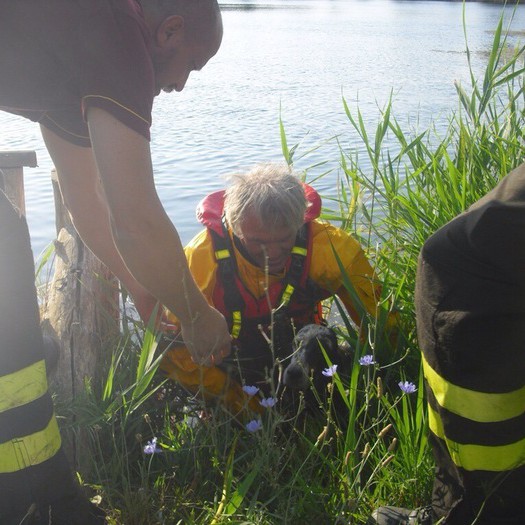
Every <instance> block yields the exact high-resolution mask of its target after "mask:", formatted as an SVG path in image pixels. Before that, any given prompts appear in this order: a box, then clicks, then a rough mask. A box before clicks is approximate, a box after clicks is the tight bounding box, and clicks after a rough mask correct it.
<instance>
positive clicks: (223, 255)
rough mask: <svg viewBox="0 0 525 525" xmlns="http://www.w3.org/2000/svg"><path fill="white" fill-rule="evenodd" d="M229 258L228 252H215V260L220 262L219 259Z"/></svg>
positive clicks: (226, 250) (225, 250)
mask: <svg viewBox="0 0 525 525" xmlns="http://www.w3.org/2000/svg"><path fill="white" fill-rule="evenodd" d="M228 257H230V250H228V249H226V248H225V249H224V250H217V251H216V252H215V258H216V259H217V260H218V261H220V260H221V259H227V258H228Z"/></svg>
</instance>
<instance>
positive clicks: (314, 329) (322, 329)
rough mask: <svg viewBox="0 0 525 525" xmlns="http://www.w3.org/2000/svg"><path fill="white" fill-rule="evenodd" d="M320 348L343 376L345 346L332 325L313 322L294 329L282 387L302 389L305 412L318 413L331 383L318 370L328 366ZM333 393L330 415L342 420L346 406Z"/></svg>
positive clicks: (346, 358) (347, 358)
mask: <svg viewBox="0 0 525 525" xmlns="http://www.w3.org/2000/svg"><path fill="white" fill-rule="evenodd" d="M323 350H324V353H326V356H327V357H328V360H329V361H330V364H332V365H337V373H338V374H339V376H340V377H341V378H342V379H343V380H344V379H346V378H345V376H346V374H347V373H348V372H349V370H350V366H351V359H350V356H349V349H348V348H342V347H341V346H340V345H339V343H338V341H337V336H336V333H335V332H334V330H333V329H332V328H329V327H327V326H322V325H317V324H308V325H306V326H304V327H303V328H301V329H300V330H299V331H298V332H297V334H296V336H295V339H294V342H293V354H292V356H291V359H290V363H289V364H288V366H287V367H286V368H285V369H284V372H283V384H284V386H285V387H286V389H289V390H291V391H292V392H295V393H297V392H298V391H300V392H303V393H304V401H305V408H306V411H307V412H311V413H316V412H319V405H320V404H321V405H322V404H324V403H325V402H326V400H327V398H328V395H329V393H328V385H329V384H330V383H332V382H333V378H332V377H327V376H325V375H323V373H322V372H323V370H325V369H326V368H328V367H329V363H328V362H327V359H326V358H325V355H324V353H323ZM333 394H334V396H333V402H332V409H333V412H334V414H333V415H334V416H336V417H337V419H338V420H339V421H340V422H342V421H344V420H345V417H346V415H347V414H348V409H347V407H346V405H345V403H344V401H343V400H342V399H341V396H340V394H339V392H334V393H333Z"/></svg>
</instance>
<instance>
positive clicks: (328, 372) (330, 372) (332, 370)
mask: <svg viewBox="0 0 525 525" xmlns="http://www.w3.org/2000/svg"><path fill="white" fill-rule="evenodd" d="M336 372H337V365H332V366H329V367H328V368H325V369H324V370H323V371H322V372H321V373H322V374H323V375H324V376H326V377H332V376H333V375H335V373H336Z"/></svg>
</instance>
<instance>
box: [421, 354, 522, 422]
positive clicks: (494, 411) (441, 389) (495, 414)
mask: <svg viewBox="0 0 525 525" xmlns="http://www.w3.org/2000/svg"><path fill="white" fill-rule="evenodd" d="M423 370H424V372H425V377H426V380H427V381H428V384H429V386H430V388H431V389H432V392H433V393H434V396H435V397H436V400H437V402H438V403H439V404H440V405H441V406H442V407H443V408H446V409H447V410H449V411H450V412H453V413H454V414H458V415H459V416H462V417H465V418H467V419H471V420H472V421H477V422H478V423H495V422H497V421H505V420H506V419H511V418H513V417H517V416H520V415H521V414H523V413H524V412H525V387H523V388H520V389H519V390H514V391H513V392H507V393H503V394H487V393H485V392H477V391H475V390H468V389H467V388H463V387H460V386H457V385H454V384H452V383H449V382H448V381H446V380H445V379H443V378H442V377H441V376H440V375H439V374H438V373H437V372H436V371H435V370H433V369H432V367H431V366H430V365H429V364H428V363H427V361H426V360H425V358H423Z"/></svg>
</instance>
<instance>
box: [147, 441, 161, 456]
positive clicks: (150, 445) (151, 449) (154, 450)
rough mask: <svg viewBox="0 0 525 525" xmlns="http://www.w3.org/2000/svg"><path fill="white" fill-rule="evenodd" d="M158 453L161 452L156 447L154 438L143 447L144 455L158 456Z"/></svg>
mask: <svg viewBox="0 0 525 525" xmlns="http://www.w3.org/2000/svg"><path fill="white" fill-rule="evenodd" d="M159 452H162V449H161V448H159V447H157V438H156V437H154V438H153V439H152V440H151V441H148V443H147V445H146V446H145V447H144V454H158V453H159Z"/></svg>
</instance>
